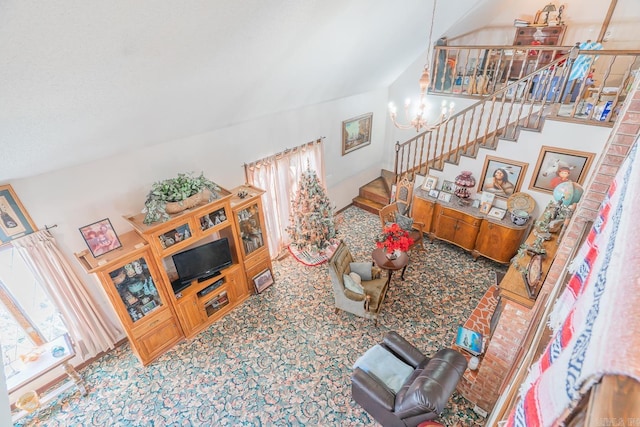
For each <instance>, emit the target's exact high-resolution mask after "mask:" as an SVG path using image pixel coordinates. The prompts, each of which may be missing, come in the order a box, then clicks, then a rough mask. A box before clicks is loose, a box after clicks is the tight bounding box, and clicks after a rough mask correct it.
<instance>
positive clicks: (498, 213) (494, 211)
mask: <svg viewBox="0 0 640 427" xmlns="http://www.w3.org/2000/svg"><path fill="white" fill-rule="evenodd" d="M506 213H507V211H505V210H504V209H500V208H496V207H495V206H494V207H492V208H491V210H490V211H489V213H488V214H487V216H489V217H491V218H495V219H502V218H504V216H505V214H506Z"/></svg>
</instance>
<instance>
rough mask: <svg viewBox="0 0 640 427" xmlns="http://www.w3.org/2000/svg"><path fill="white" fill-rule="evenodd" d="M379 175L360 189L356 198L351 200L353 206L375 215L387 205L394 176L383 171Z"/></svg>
mask: <svg viewBox="0 0 640 427" xmlns="http://www.w3.org/2000/svg"><path fill="white" fill-rule="evenodd" d="M381 175H382V176H379V177H378V178H376V179H374V180H373V181H371V182H369V183H367V184H365V185H363V186H362V187H360V190H359V193H358V196H357V197H355V198H354V199H353V200H352V203H353V205H354V206H357V207H359V208H360V209H364V210H366V211H367V212H371V213H374V214H376V215H377V214H378V212H379V211H380V209H382V208H383V207H385V206H386V205H388V204H389V200H390V198H391V197H390V196H391V185H392V183H393V182H394V181H395V176H394V175H393V173H391V172H389V171H385V170H383V171H382V174H381Z"/></svg>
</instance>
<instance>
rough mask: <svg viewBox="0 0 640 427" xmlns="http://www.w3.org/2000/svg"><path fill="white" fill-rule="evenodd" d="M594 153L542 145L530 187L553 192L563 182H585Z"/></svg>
mask: <svg viewBox="0 0 640 427" xmlns="http://www.w3.org/2000/svg"><path fill="white" fill-rule="evenodd" d="M594 156H595V154H594V153H587V152H585V151H575V150H565V149H563V148H555V147H547V146H542V148H541V149H540V155H539V156H538V162H537V163H536V168H535V169H534V171H533V176H532V177H531V182H530V183H529V189H531V190H537V191H542V192H545V193H552V192H553V189H554V188H555V187H556V186H557V185H558V184H561V183H562V182H566V181H573V182H577V183H578V184H583V183H584V179H585V177H586V175H587V173H588V172H589V167H590V166H591V162H593V157H594Z"/></svg>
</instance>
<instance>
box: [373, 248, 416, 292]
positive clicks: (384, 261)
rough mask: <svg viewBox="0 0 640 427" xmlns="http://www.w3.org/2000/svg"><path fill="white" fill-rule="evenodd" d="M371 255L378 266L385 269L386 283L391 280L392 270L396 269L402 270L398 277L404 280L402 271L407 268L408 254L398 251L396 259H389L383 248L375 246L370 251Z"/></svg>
mask: <svg viewBox="0 0 640 427" xmlns="http://www.w3.org/2000/svg"><path fill="white" fill-rule="evenodd" d="M371 257H372V258H373V262H375V263H376V265H377V266H378V267H380V268H382V269H383V270H387V284H389V282H391V277H392V276H393V273H394V271H398V270H402V273H400V278H401V279H402V280H404V271H405V270H406V269H407V265H409V255H407V253H406V252H402V253H400V256H399V257H398V258H396V259H389V258H387V256H386V255H385V250H384V248H376V249H374V250H373V252H372V253H371Z"/></svg>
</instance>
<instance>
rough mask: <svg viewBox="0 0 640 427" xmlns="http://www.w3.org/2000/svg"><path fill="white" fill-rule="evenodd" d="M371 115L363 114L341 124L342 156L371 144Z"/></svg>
mask: <svg viewBox="0 0 640 427" xmlns="http://www.w3.org/2000/svg"><path fill="white" fill-rule="evenodd" d="M372 122H373V113H367V114H363V115H361V116H358V117H353V118H351V119H348V120H345V121H343V122H342V155H343V156H344V155H345V154H348V153H350V152H352V151H354V150H357V149H359V148H362V147H365V146H367V145H369V144H371V124H372Z"/></svg>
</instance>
